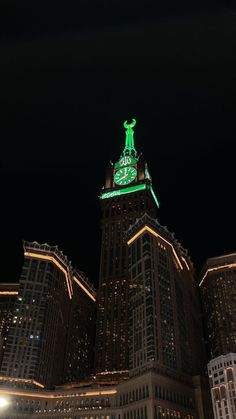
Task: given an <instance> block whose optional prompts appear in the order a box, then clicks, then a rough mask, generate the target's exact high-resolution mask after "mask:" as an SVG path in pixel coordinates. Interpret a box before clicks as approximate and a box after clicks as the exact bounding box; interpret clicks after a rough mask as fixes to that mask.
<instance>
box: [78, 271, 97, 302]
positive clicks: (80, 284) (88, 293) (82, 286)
mask: <svg viewBox="0 0 236 419" xmlns="http://www.w3.org/2000/svg"><path fill="white" fill-rule="evenodd" d="M73 279H74V281H75V282H76V284H78V285H79V286H80V288H81V289H82V290H83V291H84V292H85V293H86V294H87V295H88V296H89V297H90V298H91V300H93V301H94V302H95V301H96V298H95V297H94V295H93V294H91V292H90V291H89V290H88V289H87V288H86V287H85V286H84V285H83V284H82V282H81V281H80V280H79V278H78V277H76V276H73Z"/></svg>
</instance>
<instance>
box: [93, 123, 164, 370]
mask: <svg viewBox="0 0 236 419" xmlns="http://www.w3.org/2000/svg"><path fill="white" fill-rule="evenodd" d="M135 125H136V120H135V119H133V120H132V122H131V123H130V124H128V123H127V121H125V122H124V128H125V129H126V139H125V147H124V150H123V152H122V154H121V156H120V158H119V160H118V161H117V162H116V163H115V164H113V163H110V166H109V168H108V170H107V173H106V179H105V186H104V187H103V189H102V193H101V195H100V201H101V206H102V243H101V259H100V277H99V291H98V309H97V328H96V352H95V370H96V372H105V371H107V372H114V371H117V372H122V371H126V370H128V349H129V347H128V325H129V311H128V307H129V299H128V296H129V286H130V279H129V278H130V274H129V260H128V247H127V244H126V241H125V237H124V236H125V232H126V231H127V229H128V228H129V226H130V225H131V224H133V223H134V222H135V220H136V219H137V218H140V217H141V216H142V215H143V214H144V213H147V214H149V215H150V216H152V217H156V212H157V208H158V207H159V203H158V200H157V198H156V195H155V193H154V190H153V188H152V179H151V176H150V174H149V171H148V167H147V163H146V162H145V161H144V159H143V157H142V155H138V153H137V151H136V149H135V145H134V130H133V128H134V126H135Z"/></svg>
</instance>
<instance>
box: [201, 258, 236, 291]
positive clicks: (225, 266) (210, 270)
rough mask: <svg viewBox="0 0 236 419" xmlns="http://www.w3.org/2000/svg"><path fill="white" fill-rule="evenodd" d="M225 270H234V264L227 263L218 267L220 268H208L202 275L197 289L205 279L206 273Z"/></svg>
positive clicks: (235, 265)
mask: <svg viewBox="0 0 236 419" xmlns="http://www.w3.org/2000/svg"><path fill="white" fill-rule="evenodd" d="M227 268H229V269H230V268H236V263H228V264H227V265H220V266H216V267H215V268H208V269H207V271H206V273H205V274H204V276H203V278H202V280H201V282H200V284H199V287H200V286H201V285H202V283H203V281H204V279H205V278H206V276H207V274H208V272H213V271H218V270H219V269H227Z"/></svg>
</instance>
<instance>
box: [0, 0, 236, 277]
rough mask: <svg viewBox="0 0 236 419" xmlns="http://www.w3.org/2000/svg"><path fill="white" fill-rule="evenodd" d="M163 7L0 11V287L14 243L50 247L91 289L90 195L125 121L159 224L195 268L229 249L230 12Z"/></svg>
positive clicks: (16, 265) (13, 272) (94, 227)
mask: <svg viewBox="0 0 236 419" xmlns="http://www.w3.org/2000/svg"><path fill="white" fill-rule="evenodd" d="M47 3H48V2H47ZM188 3H189V2H188ZM168 5H169V6H168ZM168 5H167V3H166V2H165V5H164V6H163V5H162V3H157V2H154V1H153V2H152V1H151V0H150V1H146V2H144V1H143V2H142V1H139V2H132V1H131V2H126V3H123V4H122V2H116V1H113V2H108V1H105V0H104V1H103V2H98V1H97V2H96V1H95V2H94V3H93V2H90V3H89V2H83V1H80V2H78V3H77V5H76V6H75V5H73V4H72V3H70V2H65V3H64V5H62V4H54V5H53V3H51V4H50V6H49V5H48V4H46V3H45V4H44V3H43V2H34V3H32V2H31V1H30V2H27V1H23V3H21V7H20V8H19V6H17V3H14V2H10V3H9V2H8V3H6V4H5V6H4V13H2V14H1V22H0V23H1V28H2V35H3V36H2V38H1V39H2V40H1V44H0V54H1V60H0V61H1V67H0V68H1V69H0V73H1V81H0V83H1V86H0V92H1V94H0V96H1V99H0V100H1V104H2V110H1V124H0V131H1V153H0V155H1V160H0V164H1V183H2V188H1V191H2V192H1V208H2V217H1V219H2V227H1V232H2V233H1V238H2V240H1V243H2V252H1V266H0V281H1V282H13V281H16V280H17V279H18V276H19V273H20V267H21V264H22V247H21V240H22V239H26V240H29V241H34V240H36V241H39V242H43V243H44V242H48V243H49V244H51V245H55V244H57V245H58V246H59V248H60V249H61V250H62V251H63V252H64V253H65V254H67V255H68V257H69V259H71V260H72V262H73V264H74V265H77V266H78V267H79V269H81V270H82V271H84V273H85V274H86V275H88V277H89V279H90V280H91V281H92V282H93V283H95V284H96V283H97V282H98V265H99V243H100V207H99V199H98V195H99V193H100V190H101V187H102V186H103V181H104V174H105V169H106V166H107V164H108V162H109V160H110V159H112V160H113V161H114V160H116V159H117V158H118V157H119V155H120V152H121V151H122V148H123V145H124V138H125V132H124V129H123V121H124V120H125V119H130V118H136V119H137V125H136V127H135V142H136V148H137V149H138V150H139V151H142V152H143V154H144V156H145V158H146V160H147V162H148V164H149V168H150V172H151V174H152V177H153V185H154V189H155V191H156V193H157V196H158V198H159V200H160V204H161V208H160V210H159V221H160V222H161V224H164V225H167V227H168V228H169V230H170V231H174V232H175V235H176V237H177V238H178V240H179V241H180V242H181V243H182V245H183V246H184V247H186V248H188V249H189V253H190V255H191V257H192V260H193V262H194V264H195V267H196V269H197V270H199V269H200V268H201V267H202V264H203V263H204V261H205V259H206V258H207V257H210V256H214V255H218V254H222V253H226V252H231V251H235V250H236V246H235V233H236V231H235V214H236V206H235V166H236V165H235V151H236V147H235V98H236V58H235V49H236V8H235V9H233V8H232V6H231V4H229V3H228V4H226V3H225V2H224V5H223V2H222V4H221V3H220V2H218V3H217V4H216V3H215V4H210V3H208V4H203V2H202V4H201V3H200V2H197V1H196V2H195V3H193V2H192V3H191V7H190V6H189V4H187V2H186V4H184V2H178V3H177V2H176V3H174V2H172V3H168Z"/></svg>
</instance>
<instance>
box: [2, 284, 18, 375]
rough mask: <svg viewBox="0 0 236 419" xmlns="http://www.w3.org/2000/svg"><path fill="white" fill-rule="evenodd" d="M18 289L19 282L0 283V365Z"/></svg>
mask: <svg viewBox="0 0 236 419" xmlns="http://www.w3.org/2000/svg"><path fill="white" fill-rule="evenodd" d="M18 289H19V284H7V283H5V284H4V283H2V284H0V367H1V365H2V359H3V355H4V351H5V348H6V341H7V336H8V331H9V327H10V324H11V323H12V321H13V310H14V306H15V302H16V298H17V295H18Z"/></svg>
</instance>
